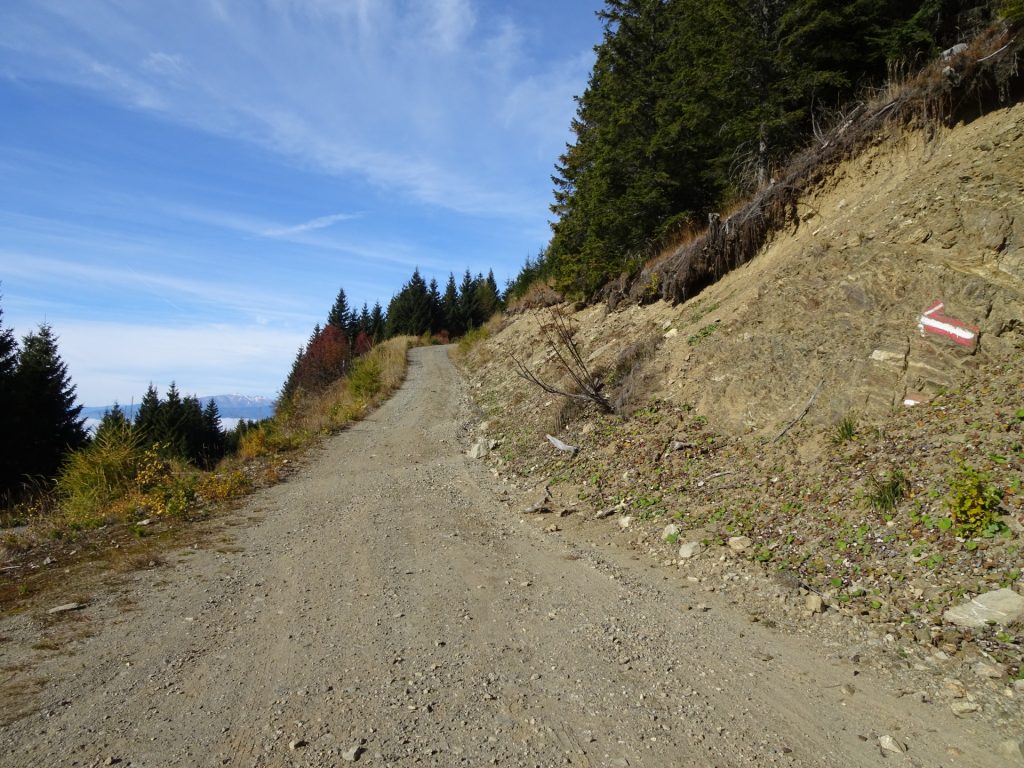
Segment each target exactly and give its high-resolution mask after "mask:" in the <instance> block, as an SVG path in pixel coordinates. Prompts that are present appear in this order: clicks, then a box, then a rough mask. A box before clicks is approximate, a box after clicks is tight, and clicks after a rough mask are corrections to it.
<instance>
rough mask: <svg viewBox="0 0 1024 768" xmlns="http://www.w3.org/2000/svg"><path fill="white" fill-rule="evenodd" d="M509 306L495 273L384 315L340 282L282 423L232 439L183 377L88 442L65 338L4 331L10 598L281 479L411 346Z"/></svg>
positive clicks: (374, 401)
mask: <svg viewBox="0 0 1024 768" xmlns="http://www.w3.org/2000/svg"><path fill="white" fill-rule="evenodd" d="M501 306H502V299H501V296H500V294H499V292H498V288H497V285H496V283H495V281H494V276H493V274H488V275H487V276H486V277H485V276H484V275H482V274H478V275H477V276H475V277H474V276H473V275H471V274H470V273H469V272H468V271H467V272H466V273H465V275H464V277H463V280H462V283H461V285H459V284H457V283H456V281H455V277H454V275H453V274H452V275H449V279H448V283H447V286H446V288H445V290H444V292H443V293H442V292H441V291H440V290H439V287H438V284H437V282H436V281H435V280H431V281H430V282H429V283H427V282H426V281H425V280H424V279H423V278H422V277H421V276H420V273H419V271H418V270H416V271H415V272H414V274H413V276H412V278H411V279H410V280H409V282H407V283H406V284H405V285H403V286H402V288H401V289H400V290H399V291H398V293H397V294H396V295H395V296H394V297H393V298H392V300H391V301H390V302H389V304H388V309H387V311H386V312H385V311H384V310H383V309H382V308H381V306H380V304H379V303H378V304H376V305H375V306H374V307H373V308H372V309H371V308H369V307H368V306H366V305H363V307H362V310H361V311H359V310H354V309H352V308H351V307H349V304H348V300H347V297H346V295H345V291H344V289H343V288H342V289H340V290H339V292H338V295H337V298H336V300H335V302H334V304H333V306H332V307H331V309H330V311H329V312H328V315H327V320H326V322H325V323H324V324H323V325H317V326H316V327H315V328H314V330H313V333H312V334H311V336H310V338H309V340H308V342H307V343H306V344H304V345H303V346H302V348H300V349H299V351H298V353H297V354H296V357H295V361H294V363H293V365H292V368H291V370H290V371H289V372H288V375H287V376H286V377H285V380H284V383H283V385H282V387H281V391H280V394H279V397H278V400H277V404H276V408H275V413H274V416H273V417H271V418H269V419H265V420H263V421H259V422H253V421H242V422H241V423H239V424H238V426H237V427H236V428H234V429H232V430H229V431H225V430H223V429H222V427H221V422H220V415H219V413H218V411H217V407H216V404H215V403H214V402H213V401H210V402H208V403H207V405H206V406H205V407H204V406H203V405H202V404H201V402H200V400H199V399H198V398H197V397H195V396H193V395H182V394H181V392H180V391H179V390H178V388H177V386H176V385H175V384H173V383H172V384H171V385H170V387H169V388H168V390H167V392H166V393H165V394H164V395H163V396H161V395H160V393H159V392H158V391H157V389H156V388H155V387H154V386H152V385H151V386H150V387H149V389H148V390H147V392H146V393H145V396H144V397H143V398H142V399H141V401H140V405H139V407H138V409H137V410H136V412H135V413H134V414H129V413H126V412H125V410H123V409H122V408H121V407H120V406H118V405H116V404H115V405H114V406H113V407H112V408H111V409H110V410H109V411H108V412H107V413H106V414H105V415H104V417H103V419H102V420H101V422H100V424H99V426H98V428H97V429H96V430H95V433H94V434H91V435H90V434H89V433H88V432H87V431H86V429H85V428H84V421H83V419H81V418H80V412H81V407H80V406H78V405H77V404H76V396H75V386H74V384H73V383H72V382H71V378H70V375H69V374H68V371H67V367H66V365H65V364H64V363H63V361H62V360H61V358H60V355H59V351H58V349H57V337H56V335H55V334H54V332H53V331H52V330H51V329H50V328H49V327H48V326H45V325H44V326H41V327H40V329H39V331H38V332H36V333H33V334H29V335H28V336H26V337H25V339H24V340H23V342H22V344H21V346H20V347H19V345H18V344H17V342H16V340H15V339H14V337H13V333H12V332H11V331H10V330H4V329H3V328H2V327H0V399H2V401H3V404H4V410H5V412H8V413H11V414H12V418H14V419H15V420H16V422H17V423H15V424H14V425H12V427H11V428H10V429H8V430H6V431H5V432H4V433H3V434H2V436H0V450H2V452H3V456H2V457H0V458H2V459H3V461H2V462H0V468H2V477H0V480H2V481H3V484H2V487H0V562H2V564H3V566H4V570H3V571H2V572H0V579H2V580H3V581H4V582H6V588H0V602H2V601H3V600H4V598H5V597H12V596H17V595H23V594H26V593H25V591H24V590H25V589H26V585H25V584H24V583H19V580H20V579H22V577H24V576H25V575H27V574H29V573H31V572H32V571H33V570H34V569H36V568H38V567H39V563H40V562H42V563H44V564H52V563H55V562H56V561H57V558H58V557H59V558H60V561H61V562H62V564H66V562H67V560H68V558H69V557H78V558H83V557H85V558H89V557H100V558H106V559H109V555H110V553H111V552H112V551H125V550H126V549H132V548H133V546H132V545H133V541H141V540H146V544H147V546H146V547H144V549H146V550H147V551H148V550H149V549H150V548H151V547H150V546H148V545H149V544H152V542H153V541H154V540H156V539H162V538H165V537H167V536H169V535H170V532H171V531H172V530H177V531H179V533H180V531H181V530H187V529H188V526H187V525H185V524H186V523H189V522H196V521H199V520H203V519H206V518H209V517H210V516H211V514H212V513H213V512H215V511H216V510H217V509H218V508H219V507H220V505H222V504H224V503H229V502H231V501H232V500H234V499H237V498H239V497H242V496H245V495H246V494H249V493H251V492H252V491H254V490H256V489H259V488H263V487H266V486H268V485H271V484H273V483H276V482H278V481H280V480H282V479H283V478H285V477H286V476H287V475H288V473H289V471H290V470H291V468H292V467H293V466H294V464H295V462H296V460H297V459H298V458H299V457H301V456H302V453H303V450H304V449H306V448H308V447H310V446H312V445H315V444H316V443H317V441H319V440H320V439H322V438H323V437H324V436H327V435H331V434H334V433H337V432H338V431H340V430H343V429H345V428H346V427H347V426H348V425H350V424H352V423H353V422H355V421H358V420H359V419H361V418H363V417H364V416H365V415H366V414H367V413H369V412H370V411H372V410H373V409H374V408H376V407H377V406H378V405H379V404H380V403H382V402H383V401H384V400H386V399H387V398H388V397H389V396H390V395H391V394H392V393H393V392H394V391H395V390H396V389H397V388H398V387H399V386H400V385H401V383H402V381H403V380H404V378H405V374H406V357H407V352H408V349H409V348H410V347H411V346H414V345H419V344H431V343H448V341H449V339H451V338H453V337H459V336H462V335H465V334H467V333H468V334H472V335H480V334H483V333H486V332H485V331H483V330H481V329H482V328H483V327H484V324H485V321H486V320H487V319H488V318H489V317H491V316H492V315H493V314H494V313H495V312H496V311H497V310H499V309H500V308H501ZM0 320H2V315H0ZM171 538H176V537H171ZM177 538H180V537H177ZM136 548H137V547H136ZM69 553H70V554H69ZM153 557H156V556H155V555H153V556H151V555H149V554H147V555H146V556H145V557H142V558H141V560H140V562H142V564H143V565H144V564H145V563H148V562H150V561H151V560H152V558H153ZM129 560H131V559H130V558H123V557H122V558H119V559H118V562H119V563H120V564H121V565H124V563H125V562H128V561H129ZM133 562H134V561H133ZM15 584H18V586H17V589H15V588H14V585H15ZM0 586H2V585H0ZM12 590H13V591H12Z"/></svg>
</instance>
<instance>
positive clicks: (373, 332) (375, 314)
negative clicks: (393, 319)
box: [370, 301, 386, 344]
mask: <svg viewBox="0 0 1024 768" xmlns="http://www.w3.org/2000/svg"><path fill="white" fill-rule="evenodd" d="M385 326H386V318H385V317H384V309H383V308H382V307H381V305H380V302H379V301H378V302H374V305H373V309H371V310H370V337H371V338H372V339H373V343H374V344H379V343H380V342H382V341H384V338H385V335H384V333H385Z"/></svg>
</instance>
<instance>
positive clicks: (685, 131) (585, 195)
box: [509, 0, 1024, 299]
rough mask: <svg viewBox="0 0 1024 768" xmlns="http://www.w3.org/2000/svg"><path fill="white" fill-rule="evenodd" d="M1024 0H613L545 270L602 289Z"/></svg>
mask: <svg viewBox="0 0 1024 768" xmlns="http://www.w3.org/2000/svg"><path fill="white" fill-rule="evenodd" d="M1021 8H1022V3H1021V2H1020V0H1010V2H1006V3H1001V2H991V1H990V2H979V1H978V0H843V1H840V0H606V1H605V3H604V7H603V8H602V9H601V10H600V11H599V12H598V16H599V18H600V20H601V22H602V23H603V26H604V33H603V39H602V41H601V43H600V44H599V45H597V46H596V48H595V51H596V54H597V55H596V61H595V63H594V66H593V69H592V71H591V74H590V78H589V82H588V85H587V88H586V90H585V92H584V93H583V94H582V95H580V96H578V97H577V99H576V101H577V109H576V116H575V118H574V119H573V121H572V124H571V129H572V133H573V136H574V140H573V141H572V143H570V144H569V145H568V146H567V147H566V150H565V152H564V153H563V154H562V155H561V157H560V158H559V159H558V162H557V165H556V167H555V173H554V175H553V176H552V181H553V183H554V202H553V203H552V205H551V212H552V213H553V215H554V220H553V222H552V225H551V226H552V236H551V239H550V241H549V243H548V245H547V247H546V249H545V250H544V251H543V252H542V253H541V254H539V255H538V257H537V258H536V259H531V260H527V262H526V265H525V267H524V268H523V270H522V272H521V273H520V274H519V276H518V277H517V279H516V280H515V281H514V282H513V283H512V285H511V286H510V291H509V293H510V295H511V296H512V297H516V296H520V295H522V294H523V293H525V291H526V290H527V289H528V287H529V286H530V284H532V283H533V282H534V281H535V280H537V279H546V280H548V281H549V282H550V283H552V284H553V285H554V286H555V287H556V288H557V289H559V290H560V291H562V292H564V293H565V294H566V295H569V296H574V297H577V298H580V297H581V298H585V299H589V298H592V297H593V296H594V295H595V292H596V291H597V290H598V289H599V288H600V287H601V286H603V285H604V284H605V283H606V282H607V281H608V280H609V279H611V278H615V277H618V276H619V275H621V274H623V273H627V274H628V273H633V272H635V271H636V270H637V269H638V268H639V267H640V266H641V265H642V264H643V262H644V261H645V260H646V259H648V258H650V257H651V256H653V255H655V254H656V253H657V252H658V251H660V250H661V249H662V248H664V247H665V246H666V245H668V244H671V243H672V242H674V241H676V240H678V239H679V238H680V237H681V236H682V235H684V234H685V233H687V232H692V231H695V230H697V229H698V228H701V227H702V226H703V224H704V223H705V222H706V221H707V218H708V216H709V214H712V213H715V212H723V211H727V210H728V209H729V208H730V207H731V206H733V205H735V204H736V203H737V201H739V200H740V199H742V198H743V197H744V196H745V195H747V194H749V193H751V192H752V191H754V190H757V189H759V188H763V187H764V186H766V185H769V184H771V183H772V182H773V179H774V177H775V174H776V172H777V170H778V169H780V168H782V167H783V166H784V164H785V163H786V162H787V159H788V158H789V157H791V156H792V154H793V153H794V152H795V151H796V150H798V149H800V148H802V147H803V146H805V145H806V144H807V142H808V141H809V140H810V137H812V136H813V135H814V133H815V131H816V130H819V131H820V129H821V126H822V125H829V124H834V123H835V122H836V121H837V120H839V119H841V117H842V115H844V114H845V113H846V112H847V111H848V110H850V109H852V108H854V106H855V103H856V102H857V100H858V99H863V98H866V97H867V96H868V95H870V94H871V93H872V92H873V90H877V89H880V88H883V87H884V86H885V85H886V84H887V83H890V82H892V81H898V80H899V79H900V78H905V77H907V76H908V75H909V74H910V73H912V72H914V71H916V70H917V69H919V68H920V67H921V66H922V65H924V64H925V63H926V62H928V61H930V60H932V59H934V58H935V57H936V56H937V55H939V54H940V53H941V52H942V51H943V50H946V49H949V48H950V47H952V46H954V45H956V44H959V43H962V42H964V41H966V40H968V39H970V37H971V36H972V35H973V34H975V33H977V32H978V31H979V30H981V29H983V28H985V27H986V26H987V25H989V24H990V23H992V22H993V21H994V20H996V19H997V18H999V17H1000V16H1002V17H1004V18H1007V19H1010V20H1011V21H1013V20H1016V21H1020V19H1021V16H1022V15H1024V14H1022V10H1021Z"/></svg>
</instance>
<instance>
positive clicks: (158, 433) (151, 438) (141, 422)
mask: <svg viewBox="0 0 1024 768" xmlns="http://www.w3.org/2000/svg"><path fill="white" fill-rule="evenodd" d="M160 406H161V402H160V393H159V392H158V391H157V388H156V387H155V386H154V385H153V383H152V382H150V384H149V386H148V387H147V388H146V393H145V394H144V395H143V396H142V401H141V402H140V403H139V409H138V410H137V411H136V412H135V430H136V432H138V434H139V436H140V438H141V439H142V440H143V442H144V443H145V444H146V446H147V447H148V446H152V445H154V444H156V443H159V442H160V440H161V438H162V429H161V416H160Z"/></svg>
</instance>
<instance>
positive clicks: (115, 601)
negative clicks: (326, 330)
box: [0, 347, 1005, 768]
mask: <svg viewBox="0 0 1024 768" xmlns="http://www.w3.org/2000/svg"><path fill="white" fill-rule="evenodd" d="M465 402H466V401H465V398H464V395H463V392H462V384H461V382H460V380H459V377H458V374H457V373H456V371H455V370H454V368H453V367H452V365H451V363H450V362H449V360H448V357H447V351H446V350H445V349H444V348H438V347H432V348H424V349H417V350H414V351H413V352H412V353H411V363H410V371H409V378H408V380H407V382H406V384H405V386H404V387H403V388H402V389H401V390H400V391H399V392H398V393H397V394H396V396H395V397H394V398H393V399H392V400H390V401H389V402H388V403H387V404H385V405H384V406H383V407H382V408H381V409H379V410H378V411H377V412H376V413H375V414H374V415H372V416H371V417H370V418H368V419H366V420H365V421H363V422H361V423H359V424H357V425H356V426H354V427H353V428H351V429H349V430H348V431H346V432H344V433H342V434H340V435H338V436H336V437H334V438H332V439H331V440H330V441H329V442H328V443H327V445H326V446H325V447H324V448H323V449H322V450H321V451H319V452H318V454H317V455H316V456H315V457H314V458H313V459H311V460H310V461H308V462H307V463H306V464H305V465H304V466H303V467H302V469H301V470H299V471H298V472H297V473H296V474H295V475H293V476H292V478H291V479H290V480H289V481H288V482H286V483H283V484H281V485H279V486H276V487H274V488H272V489H270V490H267V491H264V492H261V493H260V494H258V495H256V496H254V497H252V498H251V499H250V500H249V501H247V502H246V505H245V506H244V508H243V509H241V510H239V511H238V512H237V513H232V514H233V515H234V516H235V518H236V519H233V522H234V523H236V525H234V526H232V527H229V528H227V529H226V530H227V531H229V536H228V537H227V538H222V540H221V541H219V542H217V543H214V544H210V545H208V546H204V547H199V548H196V549H188V550H184V551H180V552H176V553H171V554H169V555H168V556H167V558H166V560H167V564H166V566H165V567H157V568H151V569H146V570H142V571H138V572H134V573H132V574H131V575H129V576H127V577H122V578H120V579H119V580H117V581H116V582H114V583H99V584H97V585H95V586H94V587H90V590H91V591H90V592H89V593H88V594H87V595H84V596H82V595H79V594H78V593H77V592H73V591H72V590H71V588H70V586H69V594H68V596H67V597H68V600H72V599H82V600H84V601H85V602H86V603H87V605H86V607H85V608H84V609H83V610H80V611H69V612H67V613H66V614H56V615H52V616H51V615H49V614H47V613H46V609H47V608H48V607H49V605H46V606H40V607H39V609H38V610H36V611H30V612H27V613H23V614H21V615H18V616H13V617H9V618H7V619H4V620H3V621H2V622H0V635H3V636H4V638H5V639H6V642H4V643H2V644H0V654H2V655H4V656H5V657H6V659H5V662H4V663H5V666H4V669H6V670H8V671H6V672H4V673H3V676H5V677H6V680H4V681H2V682H3V684H4V685H6V686H7V697H6V698H5V701H7V702H10V701H12V700H13V699H12V698H11V691H12V690H13V689H12V686H20V687H18V688H17V690H19V691H21V701H22V703H23V706H24V707H25V711H24V712H23V713H21V714H20V716H17V717H16V716H15V713H14V712H13V711H9V712H7V713H5V714H6V717H5V718H4V719H5V721H6V724H5V725H4V726H3V727H2V730H0V765H3V766H5V767H8V768H15V766H65V765H67V766H93V765H104V764H107V765H122V766H148V767H152V768H158V767H161V766H216V765H226V766H335V765H345V764H348V763H349V762H360V763H364V764H366V765H370V766H407V765H414V764H422V765H436V766H486V765H502V766H555V765H574V766H734V765H736V766H738V765H784V766H842V767H843V768H847V767H849V766H867V765H871V766H876V765H880V764H882V763H883V762H884V761H886V760H888V761H892V762H894V764H898V765H913V766H941V765H949V766H954V765H955V766H975V765H977V766H989V765H991V766H995V765H1000V764H1005V763H1004V762H1002V761H1001V760H1000V758H999V757H998V756H997V755H996V753H995V752H994V745H995V744H997V743H998V738H997V737H996V736H995V735H994V734H991V733H989V732H987V731H986V730H985V729H984V726H983V725H980V724H972V723H970V722H969V721H967V720H960V719H958V718H956V717H955V716H954V715H953V714H952V713H951V712H950V711H949V710H948V709H947V708H942V707H938V706H926V705H924V704H922V703H921V702H920V701H915V699H914V696H913V695H912V694H910V695H907V694H908V693H909V692H907V691H902V690H898V689H897V688H895V687H894V686H893V685H892V681H891V680H890V679H889V678H884V677H881V676H877V677H876V676H874V673H873V672H872V670H870V669H860V668H859V666H858V664H857V661H856V659H852V658H846V656H845V655H844V654H843V653H842V652H841V651H840V652H837V651H836V649H828V650H825V649H823V648H821V647H820V646H819V645H817V644H816V643H815V642H814V641H813V640H812V639H810V638H806V637H794V636H789V635H786V634H784V633H782V632H781V631H778V630H774V629H772V628H771V627H770V626H769V625H770V624H771V622H760V623H751V622H750V620H749V617H748V616H746V615H745V614H743V613H742V612H740V611H738V610H737V609H736V608H735V607H734V606H731V605H730V604H729V603H728V602H727V601H726V599H724V598H723V597H721V596H719V595H718V594H715V593H708V592H705V591H704V590H702V589H700V588H699V587H698V586H696V585H694V586H692V587H689V588H688V587H686V585H685V582H683V584H682V585H681V586H680V585H679V584H677V583H675V582H672V583H669V582H666V580H665V579H663V577H662V576H661V575H660V573H659V571H657V570H652V569H650V568H648V567H646V566H643V565H640V564H638V563H637V562H636V561H635V560H633V559H631V558H630V557H629V555H628V554H627V553H625V552H618V551H615V550H614V548H600V547H593V546H589V545H584V544H580V543H573V542H572V541H571V540H569V539H568V538H566V537H565V535H564V534H562V533H545V532H544V531H543V529H542V528H540V527H539V526H537V525H534V524H531V523H530V522H529V521H524V520H522V519H521V516H520V515H518V514H516V513H515V512H514V511H510V510H509V508H508V507H507V505H505V504H503V503H501V502H500V500H499V494H498V489H497V488H496V487H495V486H496V484H497V483H496V481H495V480H494V478H493V477H492V476H491V475H490V473H489V472H488V471H487V469H486V467H485V466H484V465H483V463H482V462H474V461H471V460H470V459H468V458H467V457H466V456H465V455H464V451H465V448H466V447H467V446H466V443H465V435H464V431H463V425H464V424H465V423H466V421H467V419H468V418H469V412H468V411H467V410H466V405H465ZM229 522H230V521H229ZM55 637H60V638H62V642H61V643H59V644H56V643H55V644H54V647H53V648H52V649H50V650H48V649H47V647H46V642H44V641H45V639H46V638H50V639H51V640H52V639H53V638H55ZM41 638H42V640H41ZM33 646H35V647H33ZM884 737H889V738H888V739H886V738H884ZM880 739H881V741H882V743H883V744H884V745H887V746H888V747H889V749H888V750H887V749H885V748H884V747H883V746H880ZM893 749H905V750H906V751H905V752H903V753H900V752H896V751H892V750H893Z"/></svg>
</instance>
